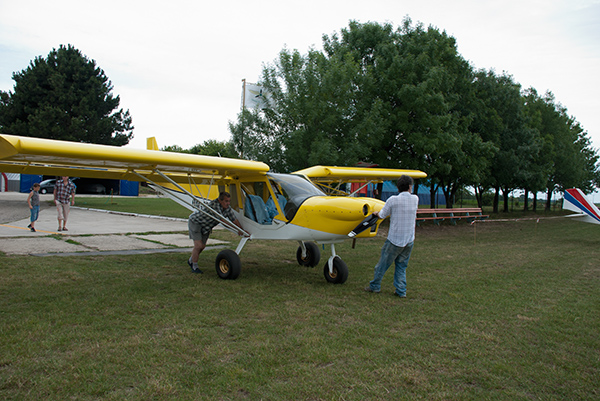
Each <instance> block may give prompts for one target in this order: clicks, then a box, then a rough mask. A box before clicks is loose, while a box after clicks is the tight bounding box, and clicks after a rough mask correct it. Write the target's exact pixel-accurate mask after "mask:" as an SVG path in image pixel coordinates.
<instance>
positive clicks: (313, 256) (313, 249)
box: [296, 242, 321, 267]
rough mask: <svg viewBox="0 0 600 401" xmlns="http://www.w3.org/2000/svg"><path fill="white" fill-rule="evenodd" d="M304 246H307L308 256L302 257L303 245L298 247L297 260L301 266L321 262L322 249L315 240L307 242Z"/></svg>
mask: <svg viewBox="0 0 600 401" xmlns="http://www.w3.org/2000/svg"><path fill="white" fill-rule="evenodd" d="M304 247H305V248H306V256H304V257H302V245H300V246H299V247H298V251H297V252H296V260H298V264H299V265H300V266H308V267H315V266H316V265H318V264H319V260H320V259H321V251H319V247H318V246H317V244H315V243H314V242H305V243H304Z"/></svg>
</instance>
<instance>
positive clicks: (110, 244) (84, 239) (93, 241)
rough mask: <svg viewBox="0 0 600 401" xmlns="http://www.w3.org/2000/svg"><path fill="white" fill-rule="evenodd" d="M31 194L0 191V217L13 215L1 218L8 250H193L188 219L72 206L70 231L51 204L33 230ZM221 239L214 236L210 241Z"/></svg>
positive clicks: (2, 248) (1, 239) (2, 247)
mask: <svg viewBox="0 0 600 401" xmlns="http://www.w3.org/2000/svg"><path fill="white" fill-rule="evenodd" d="M45 196H51V195H45ZM49 199H51V198H49ZM26 200H27V194H20V193H15V192H3V193H0V210H2V212H0V219H2V220H0V221H8V222H5V223H3V224H0V252H3V253H5V254H7V255H34V256H50V255H52V256H55V255H57V254H58V255H73V254H82V253H85V254H86V255H92V254H123V253H125V254H127V253H155V252H186V253H188V252H191V245H192V241H191V240H190V239H189V238H188V235H187V220H186V219H176V218H165V217H157V216H143V215H134V214H123V213H114V212H106V211H99V210H90V209H85V208H79V207H72V208H71V213H70V214H69V218H68V221H67V228H68V231H60V232H59V231H57V228H58V221H57V219H56V216H57V213H56V209H55V208H53V207H48V208H44V209H43V210H41V211H40V216H39V219H38V221H37V222H36V224H35V226H36V230H37V231H36V232H31V231H30V230H29V229H28V228H27V225H28V224H29V217H28V216H29V209H28V208H27V203H26ZM43 201H44V199H42V203H43ZM21 209H22V210H24V214H25V216H27V217H24V218H23V211H22V210H21ZM11 217H12V218H11ZM12 220H14V221H12ZM222 244H224V242H222V241H215V240H210V239H209V244H208V245H213V246H218V245H222Z"/></svg>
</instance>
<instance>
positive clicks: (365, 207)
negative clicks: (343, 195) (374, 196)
mask: <svg viewBox="0 0 600 401" xmlns="http://www.w3.org/2000/svg"><path fill="white" fill-rule="evenodd" d="M362 212H363V215H365V216H368V215H370V214H371V208H370V207H369V205H368V204H366V203H365V204H364V205H363V207H362Z"/></svg>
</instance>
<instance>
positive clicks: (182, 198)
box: [131, 169, 250, 237]
mask: <svg viewBox="0 0 600 401" xmlns="http://www.w3.org/2000/svg"><path fill="white" fill-rule="evenodd" d="M153 171H154V172H155V173H156V174H158V175H160V176H161V177H162V178H164V179H165V180H167V181H168V182H170V183H171V184H173V185H174V186H175V187H177V189H179V190H180V191H181V193H178V192H177V191H173V190H170V189H168V188H165V187H163V186H161V185H158V184H157V183H155V182H153V181H152V180H151V179H149V178H148V177H146V176H143V175H141V174H139V173H137V172H136V171H133V170H132V171H131V172H132V173H133V174H135V175H137V176H138V177H140V178H143V179H144V181H148V182H149V183H150V184H152V187H153V188H154V189H156V190H158V191H159V192H161V193H162V194H163V195H165V196H167V197H169V198H171V199H172V200H174V201H175V202H177V203H179V204H180V205H181V206H183V207H185V208H187V209H190V210H198V211H200V212H202V213H204V214H205V215H207V216H209V217H210V218H212V219H214V220H216V221H218V222H219V223H221V224H222V225H223V226H224V227H225V228H226V229H227V230H229V231H231V232H233V233H235V234H238V233H239V232H240V231H241V232H242V233H243V236H244V237H250V234H249V233H248V232H247V231H246V230H243V229H241V228H240V227H238V226H236V225H235V224H233V222H231V221H229V220H228V219H226V218H224V217H223V216H222V215H221V214H220V213H219V212H217V211H216V210H214V209H212V208H211V207H210V206H208V202H207V200H205V199H202V198H199V197H197V196H195V195H193V194H191V193H190V192H189V191H187V190H186V189H184V188H183V187H182V186H181V185H179V184H177V183H176V182H175V181H173V180H172V179H171V178H170V177H168V176H166V175H165V174H163V173H162V172H160V171H159V170H156V169H154V170H153Z"/></svg>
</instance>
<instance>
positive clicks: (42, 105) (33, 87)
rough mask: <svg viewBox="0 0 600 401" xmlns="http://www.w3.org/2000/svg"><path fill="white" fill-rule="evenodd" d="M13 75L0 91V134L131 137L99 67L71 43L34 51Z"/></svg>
mask: <svg viewBox="0 0 600 401" xmlns="http://www.w3.org/2000/svg"><path fill="white" fill-rule="evenodd" d="M13 80H14V81H15V86H14V92H13V93H9V92H8V93H7V92H1V93H0V99H1V103H0V132H2V133H4V134H13V135H20V136H34V137H40V138H50V139H60V140H66V141H75V142H88V143H99V144H109V145H119V146H120V145H125V144H127V143H128V142H129V141H130V140H131V138H132V137H133V126H132V125H131V124H132V120H131V116H130V115H129V111H123V109H119V110H116V109H117V108H118V107H119V103H120V98H119V96H113V95H112V93H111V92H112V90H113V87H112V84H111V82H110V81H109V80H108V78H107V77H106V75H105V74H104V71H102V70H101V69H100V68H99V67H97V66H96V63H95V61H93V60H89V59H87V58H86V57H85V56H84V55H82V54H81V52H80V51H79V50H77V49H75V48H74V47H72V46H71V45H69V46H67V47H65V46H62V45H61V46H60V47H59V48H58V50H57V49H53V50H52V51H51V52H50V53H49V54H48V57H47V58H42V57H41V56H40V57H37V58H36V59H35V60H34V61H32V62H31V63H30V65H29V67H28V68H27V69H25V70H23V71H21V72H16V73H14V74H13Z"/></svg>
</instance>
